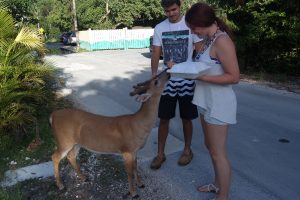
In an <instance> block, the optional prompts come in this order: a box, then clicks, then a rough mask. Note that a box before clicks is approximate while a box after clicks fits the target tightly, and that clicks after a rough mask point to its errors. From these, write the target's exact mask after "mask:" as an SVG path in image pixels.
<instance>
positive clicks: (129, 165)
mask: <svg viewBox="0 0 300 200" xmlns="http://www.w3.org/2000/svg"><path fill="white" fill-rule="evenodd" d="M123 158H124V161H125V168H126V171H127V176H128V185H129V194H130V195H131V197H132V198H137V197H138V194H137V192H136V189H135V186H134V184H133V170H134V165H135V164H134V162H135V156H134V155H133V154H132V153H129V152H125V153H123ZM126 196H128V193H127V194H125V195H124V197H126Z"/></svg>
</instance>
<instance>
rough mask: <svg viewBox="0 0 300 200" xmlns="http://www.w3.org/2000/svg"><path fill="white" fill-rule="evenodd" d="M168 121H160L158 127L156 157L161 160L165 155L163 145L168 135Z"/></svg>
mask: <svg viewBox="0 0 300 200" xmlns="http://www.w3.org/2000/svg"><path fill="white" fill-rule="evenodd" d="M169 121H170V120H169V119H161V120H160V122H159V127H158V152H157V156H158V157H160V158H162V157H163V156H164V154H165V145H166V141H167V137H168V133H169Z"/></svg>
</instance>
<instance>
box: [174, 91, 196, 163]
mask: <svg viewBox="0 0 300 200" xmlns="http://www.w3.org/2000/svg"><path fill="white" fill-rule="evenodd" d="M192 98H193V97H192V96H189V95H186V96H182V97H180V98H179V99H178V101H179V110H180V117H181V119H182V127H183V134H184V150H183V153H182V155H181V156H180V158H179V160H178V164H179V165H181V166H184V165H187V164H189V163H190V162H191V161H192V159H193V152H192V150H191V144H192V136H193V123H192V119H195V118H197V117H198V110H197V106H195V105H194V104H192Z"/></svg>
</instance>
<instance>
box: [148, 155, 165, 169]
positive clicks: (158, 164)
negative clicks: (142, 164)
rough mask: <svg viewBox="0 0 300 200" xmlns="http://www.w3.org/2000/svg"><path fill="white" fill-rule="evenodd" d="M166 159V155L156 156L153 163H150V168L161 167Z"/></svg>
mask: <svg viewBox="0 0 300 200" xmlns="http://www.w3.org/2000/svg"><path fill="white" fill-rule="evenodd" d="M165 160H166V156H165V155H163V156H162V157H161V156H156V157H155V158H154V159H153V160H152V162H151V165H150V168H151V169H159V168H160V167H161V165H162V163H163V162H165Z"/></svg>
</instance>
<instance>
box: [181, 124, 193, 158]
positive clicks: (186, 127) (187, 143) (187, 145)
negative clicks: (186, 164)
mask: <svg viewBox="0 0 300 200" xmlns="http://www.w3.org/2000/svg"><path fill="white" fill-rule="evenodd" d="M182 127H183V134H184V150H183V153H184V154H187V155H189V154H190V153H191V144H192V136H193V123H192V120H186V119H182Z"/></svg>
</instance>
